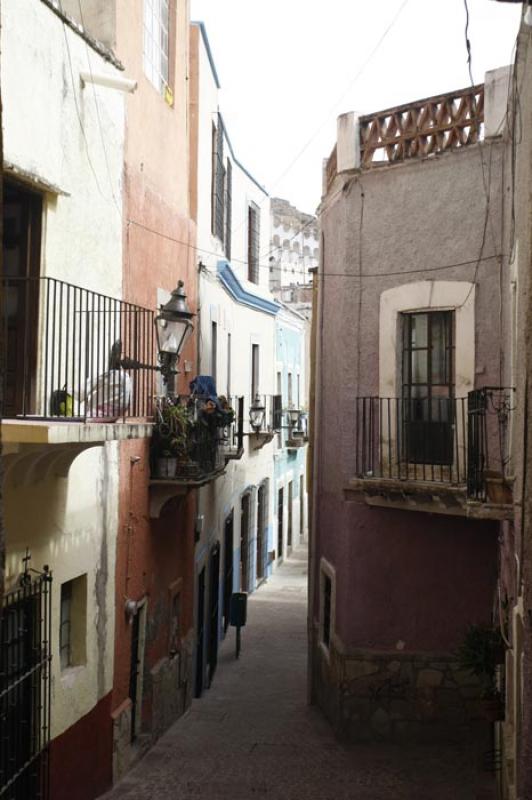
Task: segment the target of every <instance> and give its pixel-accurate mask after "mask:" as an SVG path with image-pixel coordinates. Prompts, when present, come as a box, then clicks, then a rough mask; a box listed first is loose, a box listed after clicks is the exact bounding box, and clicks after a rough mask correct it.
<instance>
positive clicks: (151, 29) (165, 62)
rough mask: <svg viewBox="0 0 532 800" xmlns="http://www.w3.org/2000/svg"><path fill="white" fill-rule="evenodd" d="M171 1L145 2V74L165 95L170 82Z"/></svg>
mask: <svg viewBox="0 0 532 800" xmlns="http://www.w3.org/2000/svg"><path fill="white" fill-rule="evenodd" d="M168 3H169V0H144V72H145V74H146V77H147V78H148V79H149V80H150V81H151V83H152V84H153V85H154V86H155V88H156V89H157V90H158V91H159V92H161V94H164V93H165V91H166V90H167V88H168V80H169V27H170V15H169V10H168Z"/></svg>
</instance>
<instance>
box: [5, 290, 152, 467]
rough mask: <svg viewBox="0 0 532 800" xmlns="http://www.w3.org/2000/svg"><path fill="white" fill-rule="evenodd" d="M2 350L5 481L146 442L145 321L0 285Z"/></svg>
mask: <svg viewBox="0 0 532 800" xmlns="http://www.w3.org/2000/svg"><path fill="white" fill-rule="evenodd" d="M2 284H3V293H4V304H5V306H4V311H5V313H4V321H5V330H4V337H5V342H6V361H5V365H6V366H5V384H4V395H5V398H4V399H5V402H4V419H3V421H2V440H3V445H4V455H5V464H6V468H7V471H8V473H9V472H10V471H11V468H12V467H13V468H15V472H16V473H17V475H18V479H24V480H31V481H34V480H36V479H38V478H39V477H44V476H45V475H47V474H49V473H50V472H51V473H53V474H59V475H65V474H67V472H68V469H69V466H70V464H71V463H72V461H73V459H74V458H75V457H76V455H77V454H78V453H80V452H82V451H83V450H85V449H87V448H88V447H95V446H100V445H102V444H103V443H105V442H106V441H110V440H119V439H126V438H127V439H131V438H140V437H144V436H149V435H151V419H150V420H147V419H146V418H148V417H151V415H152V409H151V405H152V398H153V394H154V387H153V372H152V371H150V370H133V371H128V370H125V369H123V367H122V362H123V361H124V362H126V360H127V359H129V360H130V361H131V362H132V361H133V360H134V361H137V362H143V363H145V364H147V365H152V364H153V365H154V364H155V363H156V357H155V342H154V322H153V320H154V313H153V311H151V310H149V309H146V308H142V307H140V306H135V305H132V304H131V303H125V302H123V301H121V300H117V299H115V298H112V297H108V296H106V295H103V294H100V293H98V292H93V291H89V290H87V289H83V288H82V287H80V286H75V285H73V284H69V283H66V282H65V281H60V280H56V279H54V278H44V277H41V278H16V277H9V278H5V279H3V281H2Z"/></svg>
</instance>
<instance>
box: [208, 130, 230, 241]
mask: <svg viewBox="0 0 532 800" xmlns="http://www.w3.org/2000/svg"><path fill="white" fill-rule="evenodd" d="M225 192H226V181H225V166H224V128H223V122H222V118H221V116H220V114H218V125H213V126H212V204H211V230H212V233H213V235H214V236H216V237H218V239H219V240H220V242H222V244H223V242H224V233H225V228H224V225H225V199H226V198H225Z"/></svg>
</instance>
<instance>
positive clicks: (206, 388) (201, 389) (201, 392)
mask: <svg viewBox="0 0 532 800" xmlns="http://www.w3.org/2000/svg"><path fill="white" fill-rule="evenodd" d="M190 392H191V394H192V395H193V396H194V397H200V398H201V399H202V400H211V401H212V402H213V403H214V404H215V406H216V408H217V409H218V411H221V410H222V407H221V405H220V401H219V399H218V395H217V394H216V384H215V383H214V379H213V378H212V377H211V376H210V375H197V376H196V377H195V378H194V380H193V381H190Z"/></svg>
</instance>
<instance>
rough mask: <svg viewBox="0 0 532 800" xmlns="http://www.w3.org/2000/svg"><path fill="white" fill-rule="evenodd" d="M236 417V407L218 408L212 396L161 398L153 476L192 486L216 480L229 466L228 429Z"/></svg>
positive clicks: (153, 444) (153, 437)
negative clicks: (228, 408) (226, 466)
mask: <svg viewBox="0 0 532 800" xmlns="http://www.w3.org/2000/svg"><path fill="white" fill-rule="evenodd" d="M235 419H236V416H235V414H234V411H233V410H232V409H231V410H223V409H220V408H217V407H216V405H215V404H214V403H213V402H212V401H211V400H209V399H205V400H203V399H201V398H198V397H194V396H192V395H181V396H180V397H178V398H176V399H175V400H168V399H164V400H159V401H158V402H157V407H156V416H155V425H154V429H153V436H152V453H151V462H152V464H151V472H152V479H155V480H165V481H166V480H167V481H172V482H174V483H179V484H184V485H189V486H201V485H203V484H205V483H209V482H210V481H211V480H214V479H215V478H216V477H217V476H218V475H220V474H221V473H222V472H223V470H224V468H225V465H226V457H227V455H226V453H227V444H228V440H227V437H228V431H231V430H232V426H233V425H234V424H235ZM230 435H231V434H230Z"/></svg>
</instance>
